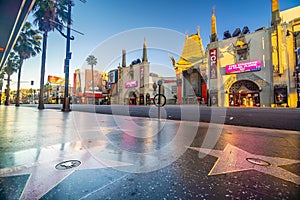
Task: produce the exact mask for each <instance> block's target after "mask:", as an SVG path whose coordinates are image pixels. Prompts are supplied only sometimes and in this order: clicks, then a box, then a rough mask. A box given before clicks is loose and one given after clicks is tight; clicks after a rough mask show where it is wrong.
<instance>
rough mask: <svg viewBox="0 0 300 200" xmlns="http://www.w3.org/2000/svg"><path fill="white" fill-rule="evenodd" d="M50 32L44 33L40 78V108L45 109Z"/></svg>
mask: <svg viewBox="0 0 300 200" xmlns="http://www.w3.org/2000/svg"><path fill="white" fill-rule="evenodd" d="M47 37H48V32H47V31H45V32H44V34H43V52H42V66H41V80H40V95H39V106H38V109H44V108H45V105H44V81H45V80H44V79H45V66H46V50H47V39H48V38H47Z"/></svg>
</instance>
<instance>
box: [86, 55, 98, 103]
mask: <svg viewBox="0 0 300 200" xmlns="http://www.w3.org/2000/svg"><path fill="white" fill-rule="evenodd" d="M86 62H87V63H88V65H91V68H92V91H93V98H94V100H95V90H94V65H97V58H96V57H95V56H93V55H89V57H87V59H86Z"/></svg>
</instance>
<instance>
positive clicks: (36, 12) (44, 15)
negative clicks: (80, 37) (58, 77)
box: [32, 0, 71, 109]
mask: <svg viewBox="0 0 300 200" xmlns="http://www.w3.org/2000/svg"><path fill="white" fill-rule="evenodd" d="M69 3H71V1H70V0H36V2H35V5H34V7H33V9H32V10H33V16H34V18H35V19H34V22H33V23H34V24H35V25H38V27H39V30H40V31H42V32H43V47H42V63H41V78H40V95H39V105H38V109H44V108H45V106H44V96H43V95H44V80H45V65H46V51H47V39H48V32H49V31H54V30H55V29H56V30H58V31H60V32H61V31H62V30H63V23H66V22H67V18H68V4H69Z"/></svg>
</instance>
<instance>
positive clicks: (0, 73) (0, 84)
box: [0, 71, 5, 105]
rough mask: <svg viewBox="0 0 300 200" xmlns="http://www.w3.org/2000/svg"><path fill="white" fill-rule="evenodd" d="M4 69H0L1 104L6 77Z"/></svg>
mask: <svg viewBox="0 0 300 200" xmlns="http://www.w3.org/2000/svg"><path fill="white" fill-rule="evenodd" d="M4 74H5V72H4V71H0V105H1V99H2V87H3V79H4Z"/></svg>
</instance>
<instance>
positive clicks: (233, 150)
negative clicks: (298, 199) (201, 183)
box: [188, 144, 300, 185]
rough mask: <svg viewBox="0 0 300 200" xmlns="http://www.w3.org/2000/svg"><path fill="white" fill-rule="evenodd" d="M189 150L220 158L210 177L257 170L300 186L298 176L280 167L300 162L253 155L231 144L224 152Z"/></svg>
mask: <svg viewBox="0 0 300 200" xmlns="http://www.w3.org/2000/svg"><path fill="white" fill-rule="evenodd" d="M188 148H189V149H193V150H196V151H199V152H201V153H204V154H209V155H212V156H214V157H217V158H218V160H217V161H216V162H215V164H214V166H213V168H212V169H211V170H210V172H209V174H208V175H217V174H227V173H231V172H238V171H245V170H256V171H259V172H262V173H265V174H269V175H271V176H275V177H277V178H280V179H283V180H286V181H290V182H293V183H296V184H298V185H300V177H299V176H298V175H296V174H294V173H292V172H290V171H287V170H285V169H283V168H281V167H280V166H283V165H290V164H295V163H300V160H292V159H286V158H279V157H269V156H263V155H256V154H251V153H249V152H247V151H244V150H242V149H240V148H238V147H236V146H233V145H231V144H227V146H226V147H225V149H224V150H223V151H220V150H214V149H206V148H198V147H188ZM250 161H252V162H250ZM255 162H256V163H257V164H255ZM260 164H261V165H260Z"/></svg>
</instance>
